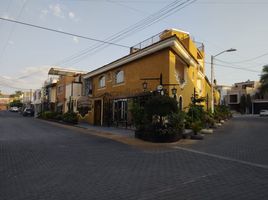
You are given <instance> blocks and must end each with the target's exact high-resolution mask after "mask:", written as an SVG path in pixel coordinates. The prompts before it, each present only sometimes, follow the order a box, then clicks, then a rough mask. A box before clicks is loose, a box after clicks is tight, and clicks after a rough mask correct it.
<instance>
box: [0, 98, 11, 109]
mask: <svg viewBox="0 0 268 200" xmlns="http://www.w3.org/2000/svg"><path fill="white" fill-rule="evenodd" d="M11 100H12V98H10V95H6V94H0V110H7V109H8V104H9V103H10V102H11Z"/></svg>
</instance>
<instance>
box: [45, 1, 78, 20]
mask: <svg viewBox="0 0 268 200" xmlns="http://www.w3.org/2000/svg"><path fill="white" fill-rule="evenodd" d="M49 15H53V16H55V17H57V18H61V19H65V17H67V18H69V19H70V20H73V21H75V22H77V21H78V18H77V17H76V14H75V13H74V12H73V11H71V10H69V9H68V8H67V7H65V6H62V5H60V4H58V3H57V4H50V5H49V6H48V8H46V9H42V10H41V11H40V19H42V20H45V19H46V17H47V16H49Z"/></svg>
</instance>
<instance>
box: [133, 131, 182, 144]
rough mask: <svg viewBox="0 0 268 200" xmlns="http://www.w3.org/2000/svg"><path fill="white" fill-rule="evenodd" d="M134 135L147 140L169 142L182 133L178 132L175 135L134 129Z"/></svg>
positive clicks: (176, 138) (174, 140) (175, 139)
mask: <svg viewBox="0 0 268 200" xmlns="http://www.w3.org/2000/svg"><path fill="white" fill-rule="evenodd" d="M135 137H136V138H139V139H141V140H144V141H149V142H155V143H170V142H176V141H178V140H180V139H181V138H182V134H181V133H178V134H176V135H164V134H163V135H156V134H153V133H150V132H146V131H135Z"/></svg>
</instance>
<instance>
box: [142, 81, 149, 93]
mask: <svg viewBox="0 0 268 200" xmlns="http://www.w3.org/2000/svg"><path fill="white" fill-rule="evenodd" d="M147 86H148V83H147V82H146V81H144V82H143V83H142V87H143V91H144V92H145V91H146V89H147Z"/></svg>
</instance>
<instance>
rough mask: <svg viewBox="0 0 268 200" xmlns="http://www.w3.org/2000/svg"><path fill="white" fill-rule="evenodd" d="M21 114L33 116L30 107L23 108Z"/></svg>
mask: <svg viewBox="0 0 268 200" xmlns="http://www.w3.org/2000/svg"><path fill="white" fill-rule="evenodd" d="M22 115H23V116H34V110H33V109H32V108H25V109H24V111H23V113H22Z"/></svg>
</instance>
